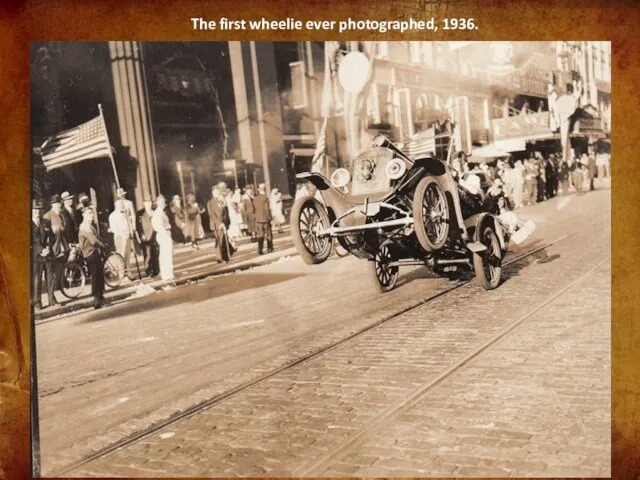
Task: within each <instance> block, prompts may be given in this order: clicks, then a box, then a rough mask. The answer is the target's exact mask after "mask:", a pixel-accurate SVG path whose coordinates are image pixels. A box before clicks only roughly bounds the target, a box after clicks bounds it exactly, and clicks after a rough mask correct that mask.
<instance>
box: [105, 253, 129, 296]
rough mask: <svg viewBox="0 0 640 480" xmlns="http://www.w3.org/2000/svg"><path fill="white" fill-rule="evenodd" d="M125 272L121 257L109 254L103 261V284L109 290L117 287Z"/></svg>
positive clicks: (117, 254) (125, 268)
mask: <svg viewBox="0 0 640 480" xmlns="http://www.w3.org/2000/svg"><path fill="white" fill-rule="evenodd" d="M126 270H127V267H126V265H125V263H124V258H122V255H120V254H119V253H116V252H112V253H110V254H109V256H107V258H106V259H105V261H104V283H105V284H107V286H109V287H111V288H115V287H117V286H119V285H120V283H121V282H122V279H123V278H124V276H125V273H126Z"/></svg>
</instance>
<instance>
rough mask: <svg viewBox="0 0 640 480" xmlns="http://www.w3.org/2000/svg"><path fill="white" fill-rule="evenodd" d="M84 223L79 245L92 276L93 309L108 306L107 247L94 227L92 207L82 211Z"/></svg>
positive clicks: (79, 236)
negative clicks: (105, 297) (105, 295)
mask: <svg viewBox="0 0 640 480" xmlns="http://www.w3.org/2000/svg"><path fill="white" fill-rule="evenodd" d="M82 217H83V219H82V223H81V224H80V228H79V230H78V244H79V247H80V250H81V251H82V256H83V257H84V259H85V261H86V262H87V266H88V267H89V274H90V275H91V295H92V296H93V308H102V307H104V306H106V302H105V299H104V249H105V245H104V243H103V242H102V240H100V238H99V237H98V232H97V231H96V227H95V226H94V220H95V218H94V217H95V213H94V211H93V208H92V207H86V208H85V209H84V210H83V211H82Z"/></svg>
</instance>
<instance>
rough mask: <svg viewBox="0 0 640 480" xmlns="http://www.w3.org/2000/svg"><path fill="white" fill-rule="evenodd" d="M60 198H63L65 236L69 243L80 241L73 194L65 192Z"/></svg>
mask: <svg viewBox="0 0 640 480" xmlns="http://www.w3.org/2000/svg"><path fill="white" fill-rule="evenodd" d="M60 199H61V200H62V216H63V217H64V238H65V240H66V241H67V243H78V226H79V225H76V219H75V211H74V210H73V195H72V194H70V193H69V192H63V193H62V195H61V196H60Z"/></svg>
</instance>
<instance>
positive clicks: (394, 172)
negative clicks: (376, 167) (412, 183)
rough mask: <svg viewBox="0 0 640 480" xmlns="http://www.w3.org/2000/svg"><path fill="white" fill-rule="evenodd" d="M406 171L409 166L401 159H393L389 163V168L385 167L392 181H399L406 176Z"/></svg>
mask: <svg viewBox="0 0 640 480" xmlns="http://www.w3.org/2000/svg"><path fill="white" fill-rule="evenodd" d="M406 171H407V166H406V165H405V164H404V162H403V161H402V160H400V159H399V158H394V159H392V160H391V161H389V162H388V163H387V166H386V167H385V172H386V173H387V177H389V178H390V179H391V180H397V179H399V178H400V177H401V176H402V175H404V172H406Z"/></svg>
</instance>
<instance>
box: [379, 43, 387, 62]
mask: <svg viewBox="0 0 640 480" xmlns="http://www.w3.org/2000/svg"><path fill="white" fill-rule="evenodd" d="M376 47H377V48H376V53H377V54H378V57H380V58H388V57H389V42H376Z"/></svg>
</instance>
